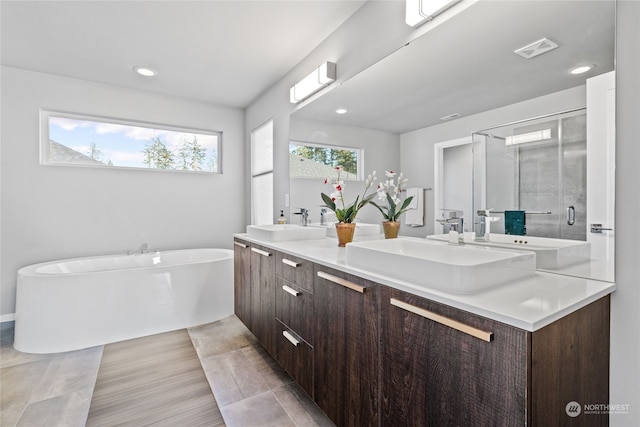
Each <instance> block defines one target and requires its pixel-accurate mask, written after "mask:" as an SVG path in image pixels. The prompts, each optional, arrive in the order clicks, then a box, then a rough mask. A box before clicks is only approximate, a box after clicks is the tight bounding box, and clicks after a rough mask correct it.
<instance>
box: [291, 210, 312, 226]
mask: <svg viewBox="0 0 640 427" xmlns="http://www.w3.org/2000/svg"><path fill="white" fill-rule="evenodd" d="M294 215H300V225H304V226H306V225H307V224H309V209H305V208H300V212H294Z"/></svg>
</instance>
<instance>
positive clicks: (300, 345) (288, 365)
mask: <svg viewBox="0 0 640 427" xmlns="http://www.w3.org/2000/svg"><path fill="white" fill-rule="evenodd" d="M276 323H277V328H278V334H277V337H276V354H277V356H276V358H277V360H278V362H279V363H280V365H281V366H282V367H283V368H284V370H285V371H287V373H288V374H289V375H291V378H293V379H294V380H295V381H296V382H297V383H298V384H300V386H301V387H302V389H303V390H304V391H305V392H306V393H307V394H308V395H309V396H311V397H313V347H311V346H310V345H309V344H308V343H307V342H305V341H304V340H303V339H302V338H301V337H300V336H299V335H298V334H296V332H295V331H293V330H292V329H291V328H288V327H287V325H285V324H283V323H282V322H276Z"/></svg>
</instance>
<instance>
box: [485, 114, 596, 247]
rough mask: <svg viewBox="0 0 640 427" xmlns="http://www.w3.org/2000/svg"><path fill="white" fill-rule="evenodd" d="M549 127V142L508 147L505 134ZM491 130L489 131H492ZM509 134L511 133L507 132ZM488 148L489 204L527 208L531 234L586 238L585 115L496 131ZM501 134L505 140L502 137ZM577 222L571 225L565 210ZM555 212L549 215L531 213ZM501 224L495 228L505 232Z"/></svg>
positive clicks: (501, 216)
mask: <svg viewBox="0 0 640 427" xmlns="http://www.w3.org/2000/svg"><path fill="white" fill-rule="evenodd" d="M543 129H551V139H548V140H543V141H537V142H529V143H524V144H517V145H505V137H504V136H506V135H517V134H524V133H528V132H533V131H539V130H543ZM492 132H493V130H492V131H490V133H492ZM505 132H507V133H505ZM496 133H497V134H498V135H494V134H492V136H491V137H490V138H489V139H488V140H487V146H486V157H485V159H486V189H487V190H486V191H487V193H486V201H487V207H490V208H493V209H494V210H495V211H505V210H524V211H526V212H529V213H530V214H528V215H527V216H526V229H527V232H526V234H527V235H528V236H538V237H553V238H563V239H571V240H583V241H585V240H586V233H587V223H586V209H587V196H586V187H587V177H586V164H587V141H586V114H584V113H580V114H578V115H575V114H574V115H570V116H564V117H558V118H554V119H549V120H546V121H544V122H538V123H535V124H527V125H524V124H523V125H520V126H519V127H517V128H515V129H506V130H496ZM500 135H503V136H500ZM569 206H573V207H574V208H575V223H574V224H573V225H569V224H567V208H568V207H569ZM532 212H551V214H549V215H547V214H531V213H532ZM494 215H496V216H499V217H500V218H501V220H500V221H499V222H497V223H494V224H493V225H492V226H491V230H492V231H493V232H496V233H504V221H503V218H504V217H503V215H502V214H494Z"/></svg>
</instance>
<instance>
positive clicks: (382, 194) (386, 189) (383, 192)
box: [371, 171, 413, 239]
mask: <svg viewBox="0 0 640 427" xmlns="http://www.w3.org/2000/svg"><path fill="white" fill-rule="evenodd" d="M384 174H385V176H386V177H387V180H386V181H384V182H382V181H381V182H380V183H379V184H378V190H377V194H378V200H386V201H387V205H386V206H384V205H383V206H380V205H379V204H377V203H376V202H374V201H371V204H372V205H373V206H375V207H376V208H378V210H379V211H380V213H381V214H382V216H383V217H384V219H385V221H384V222H383V223H382V227H383V229H384V236H385V237H386V238H387V239H389V238H395V237H398V231H399V229H400V222H399V221H398V220H399V219H400V215H402V214H403V213H405V212H406V211H408V210H409V209H410V208H409V205H410V204H411V201H412V200H413V196H410V197H407V198H406V199H404V201H402V203H400V202H401V200H400V193H401V192H402V191H404V190H405V188H406V185H407V182H408V180H407V179H406V178H402V172H401V173H400V174H399V175H398V177H397V181H396V173H395V172H393V171H385V173H384Z"/></svg>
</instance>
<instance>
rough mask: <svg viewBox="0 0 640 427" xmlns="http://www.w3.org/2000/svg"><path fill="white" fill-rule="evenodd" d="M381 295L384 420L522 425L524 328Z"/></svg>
mask: <svg viewBox="0 0 640 427" xmlns="http://www.w3.org/2000/svg"><path fill="white" fill-rule="evenodd" d="M380 295H381V302H380V310H381V321H380V325H381V331H382V334H381V341H380V346H381V352H380V354H381V363H380V367H381V371H382V402H383V408H382V414H383V418H382V425H386V426H398V425H414V426H444V425H460V426H464V425H467V426H469V425H473V426H524V425H526V416H527V403H526V398H527V394H528V393H527V361H528V356H527V352H528V340H529V339H530V335H529V334H528V333H527V332H526V331H523V330H520V329H517V328H514V327H511V326H507V325H504V324H502V323H499V322H495V321H492V320H489V319H485V318H482V317H479V316H476V315H472V314H470V313H467V312H464V311H461V310H458V309H455V308H452V307H448V306H445V305H442V304H438V303H435V302H433V301H429V300H427V299H424V298H421V297H418V296H416V295H412V294H409V293H406V292H402V291H399V290H396V289H391V288H388V287H385V286H381V292H380Z"/></svg>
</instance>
